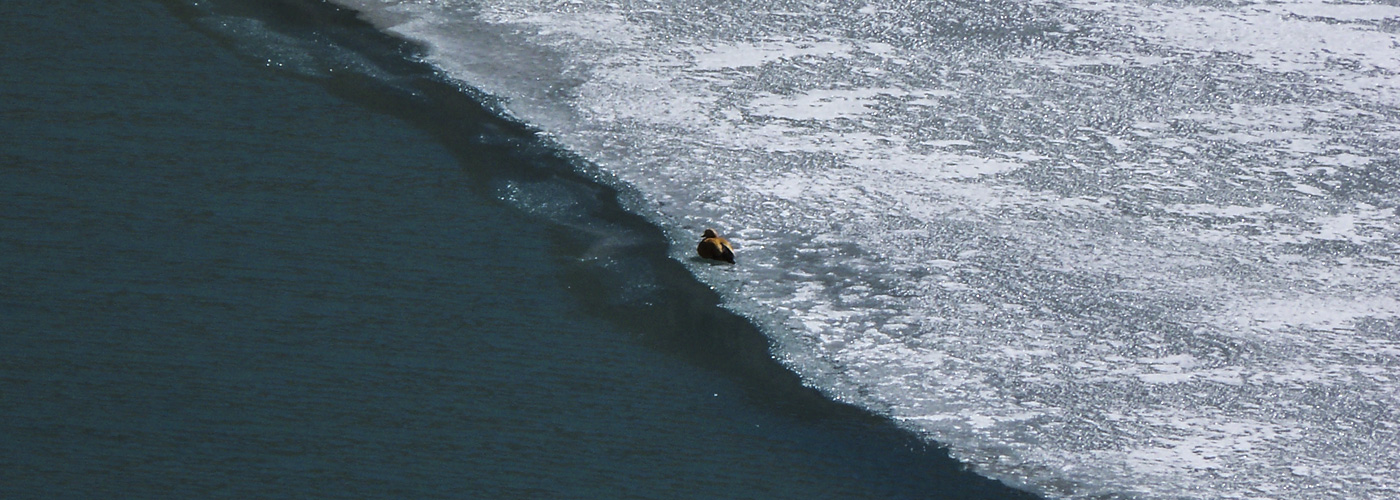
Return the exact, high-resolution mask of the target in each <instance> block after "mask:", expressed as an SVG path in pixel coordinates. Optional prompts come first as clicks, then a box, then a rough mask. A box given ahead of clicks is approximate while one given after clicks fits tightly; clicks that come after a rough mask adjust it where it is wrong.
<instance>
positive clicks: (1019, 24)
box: [342, 0, 1400, 499]
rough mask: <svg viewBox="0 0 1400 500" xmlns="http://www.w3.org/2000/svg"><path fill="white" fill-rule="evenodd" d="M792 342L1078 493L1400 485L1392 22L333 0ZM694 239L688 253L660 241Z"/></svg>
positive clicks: (896, 406)
mask: <svg viewBox="0 0 1400 500" xmlns="http://www.w3.org/2000/svg"><path fill="white" fill-rule="evenodd" d="M342 3H344V4H346V5H350V6H353V7H356V8H358V9H361V10H362V11H363V12H365V13H366V15H367V16H368V17H369V18H370V19H371V20H373V21H375V22H378V23H380V24H381V25H382V26H384V27H385V29H387V30H390V31H392V32H395V33H398V34H400V35H402V36H405V37H408V38H411V39H414V40H417V41H419V42H422V43H424V44H425V45H426V46H427V47H428V48H429V54H428V56H427V57H428V60H429V61H431V62H432V63H434V64H436V65H438V66H439V67H440V68H442V69H443V70H444V71H445V72H446V73H447V74H449V75H451V76H452V77H455V78H458V79H460V80H462V81H464V82H466V83H467V84H468V85H471V86H473V87H476V88H478V89H481V90H483V91H485V92H488V93H490V94H492V95H494V96H496V97H498V98H501V99H502V100H503V104H502V105H503V107H504V108H505V110H506V111H507V112H509V113H511V114H513V115H514V116H516V117H517V118H519V119H522V120H525V121H528V122H530V123H532V124H534V125H536V126H539V127H541V128H542V129H543V130H545V131H546V132H547V133H548V134H549V135H550V136H551V137H552V138H553V139H554V140H556V141H557V142H558V143H559V144H560V145H561V146H563V147H566V148H569V149H571V150H573V151H575V152H577V153H579V154H580V155H583V156H584V157H586V158H589V159H590V160H592V161H594V162H595V164H596V165H597V166H598V167H599V168H601V169H604V170H606V171H607V172H608V173H610V174H612V175H613V176H615V178H616V179H618V180H619V181H620V182H623V183H626V184H628V185H629V186H631V187H632V188H634V189H636V190H637V192H639V193H640V194H641V196H642V197H643V201H642V202H639V204H638V205H637V206H635V207H633V208H634V209H636V210H637V211H639V212H641V213H643V214H644V215H646V216H648V217H650V218H652V220H654V221H655V222H656V223H657V224H658V225H659V226H661V227H663V228H664V229H665V230H667V231H668V232H669V234H671V235H672V237H673V238H674V239H675V241H677V242H678V244H677V245H676V246H675V256H676V257H677V258H678V259H685V258H686V257H687V256H688V255H689V251H690V248H693V246H692V245H691V244H690V242H691V241H692V240H693V239H694V237H695V235H696V234H698V230H699V229H700V228H704V227H709V226H714V225H721V226H723V227H721V229H723V230H725V232H727V233H730V234H732V235H733V236H734V237H733V238H731V239H733V240H735V241H736V242H737V243H739V244H740V245H741V247H742V248H741V251H742V253H743V265H742V266H739V267H736V268H733V269H732V270H727V271H725V272H720V271H717V270H714V269H710V268H707V267H703V266H702V267H697V268H696V269H695V272H696V274H697V276H699V277H700V278H701V279H702V280H706V281H708V282H710V283H711V284H713V285H714V286H715V287H716V289H718V290H720V291H721V292H722V293H723V294H724V295H725V297H726V304H727V306H728V307H731V308H733V309H735V310H737V311H740V312H741V313H743V314H746V315H748V316H749V317H751V318H753V319H754V321H756V322H757V323H759V324H760V325H761V326H763V327H764V328H765V329H766V330H767V331H768V332H769V333H770V334H771V335H773V336H774V338H775V340H776V341H777V342H778V344H779V347H778V355H779V356H781V357H782V358H783V360H784V361H785V362H787V363H788V364H789V365H790V366H792V367H793V369H794V370H797V371H798V372H799V373H801V374H802V375H803V376H804V377H805V379H806V380H807V381H809V383H811V384H813V385H815V386H818V387H820V388H822V389H823V390H825V391H827V393H828V394H831V395H832V396H833V397H836V398H840V399H843V400H846V401H850V402H853V403H856V404H860V405H864V406H866V407H868V408H871V409H872V410H875V411H878V412H882V413H884V414H886V415H889V416H890V417H892V418H894V419H896V420H897V421H900V422H903V423H904V424H906V425H908V426H909V427H910V428H911V429H913V430H915V431H917V432H920V433H923V434H924V435H926V436H927V437H928V438H929V439H932V440H936V441H938V442H940V443H943V444H946V445H947V446H948V447H949V448H950V449H951V450H952V452H953V453H954V454H955V455H956V456H958V457H959V458H961V459H962V460H964V461H966V462H967V463H969V464H970V465H971V466H973V467H974V468H976V469H977V470H979V471H982V472H984V473H986V474H989V475H993V476H996V477H999V478H1002V479H1004V480H1006V481H1008V482H1010V483H1013V484H1018V485H1023V486H1025V487H1027V488H1030V489H1032V490H1035V491H1038V492H1041V493H1044V494H1047V495H1050V496H1052V497H1065V498H1094V497H1096V496H1099V495H1119V496H1131V497H1135V498H1183V497H1185V498H1261V497H1262V498H1286V499H1303V498H1385V497H1393V496H1397V495H1400V466H1397V465H1396V464H1400V411H1397V410H1396V408H1397V407H1400V377H1396V376H1395V375H1394V374H1395V373H1397V370H1400V302H1398V301H1397V299H1396V297H1397V294H1396V293H1395V290H1400V262H1397V260H1396V259H1397V257H1395V256H1396V255H1400V226H1397V224H1400V222H1398V221H1397V212H1396V207H1397V206H1400V194H1397V193H1400V177H1397V174H1396V172H1397V171H1400V155H1397V153H1396V151H1397V150H1400V110H1397V105H1400V84H1397V83H1396V82H1400V78H1396V75H1395V73H1396V71H1397V70H1400V58H1397V57H1396V53H1397V48H1396V47H1397V46H1400V45H1397V39H1396V35H1395V34H1394V29H1393V26H1394V23H1395V22H1396V20H1397V19H1400V18H1397V16H1396V11H1397V8H1395V7H1392V6H1385V5H1378V6H1366V5H1352V4H1333V3H1327V2H1317V1H1309V2H1283V3H1279V2H1274V3H1257V4H1256V3H1248V2H1233V3H1225V4H1220V5H1214V6H1202V5H1190V4H1174V3H1170V4H1164V3H1159V2H1141V3H1140V2H1100V1H1075V2H1071V3H1069V4H1068V6H1066V5H1065V4H1061V3H1052V2H963V3H958V2H898V1H870V2H864V1H837V2H824V3H821V4H813V5H810V6H808V5H797V4H794V5H786V6H783V7H782V8H776V7H773V6H771V5H769V4H764V3H756V2H755V3H745V2H739V3H734V2H705V1H700V2H692V1H687V2H679V1H669V0H636V1H626V2H604V1H583V0H572V1H569V2H547V1H531V0H482V1H479V2H478V1H471V2H469V1H465V0H436V1H429V0H394V1H388V0H354V1H352V0H344V1H343V2H342ZM679 243H684V244H679Z"/></svg>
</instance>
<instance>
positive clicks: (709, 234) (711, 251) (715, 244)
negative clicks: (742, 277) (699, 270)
mask: <svg viewBox="0 0 1400 500" xmlns="http://www.w3.org/2000/svg"><path fill="white" fill-rule="evenodd" d="M700 238H701V239H700V246H698V247H696V248H695V251H696V252H699V253H700V256H701V257H704V258H706V259H714V260H722V261H725V262H728V263H730V264H733V263H734V247H733V246H731V245H730V244H729V240H726V239H724V238H720V237H719V233H716V232H715V230H714V229H706V230H705V234H704V236H701V237H700Z"/></svg>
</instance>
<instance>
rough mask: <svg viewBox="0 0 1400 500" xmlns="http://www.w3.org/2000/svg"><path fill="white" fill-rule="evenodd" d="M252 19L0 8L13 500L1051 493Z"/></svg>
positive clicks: (381, 78)
mask: <svg viewBox="0 0 1400 500" xmlns="http://www.w3.org/2000/svg"><path fill="white" fill-rule="evenodd" d="M230 5H231V6H232V7H231V8H236V9H237V10H239V13H240V14H243V15H246V16H248V17H244V18H243V20H244V21H243V24H238V25H236V26H234V27H235V28H240V29H243V28H247V29H250V30H249V31H236V30H235V31H234V32H231V31H228V30H224V29H221V28H223V27H226V26H223V27H221V26H217V25H210V24H208V21H209V19H207V18H206V17H205V12H204V11H202V10H199V9H197V8H190V7H189V6H188V5H186V4H183V3H176V2H170V3H158V2H122V3H120V4H117V3H112V4H107V3H95V4H94V3H82V4H80V5H75V4H69V3H62V2H58V3H55V2H39V1H7V2H5V3H4V4H3V5H2V6H0V37H3V39H0V62H3V64H0V117H3V119H0V199H3V200H4V201H3V202H0V207H3V211H0V269H3V270H4V271H3V280H2V281H0V351H3V352H4V356H3V362H0V435H4V436H5V438H4V439H3V444H0V497H4V498H44V499H52V498H94V497H131V498H449V497H450V498H460V497H482V498H517V497H549V498H599V497H602V498H734V497H755V496H757V497H763V498H815V497H831V496H836V497H842V498H1031V495H1029V494H1026V493H1022V492H1019V491H1016V490H1012V489H1009V488H1006V487H1004V486H1001V485H999V484H997V483H995V482H992V481H989V480H986V479H984V478H982V477H980V476H976V475H974V474H970V473H967V472H965V471H963V470H962V468H963V466H962V464H960V463H958V462H956V461H953V460H951V459H949V458H948V457H947V455H946V453H945V452H943V451H941V450H939V449H937V448H934V447H932V446H929V445H927V444H926V443H924V442H922V441H920V440H918V439H916V438H915V437H914V436H912V435H910V434H908V433H907V432H905V431H903V430H901V429H899V428H897V427H896V426H894V425H893V424H892V423H891V422H889V421H888V420H885V419H881V418H877V417H874V416H872V415H871V414H869V413H867V412H865V411H863V410H861V409H859V408H855V407H851V406H847V405H841V404H837V403H833V402H830V401H829V400H826V399H824V398H823V397H821V395H820V394H819V393H817V392H816V391H814V390H811V389H807V388H805V387H803V386H802V385H801V383H800V380H799V379H798V378H797V377H796V376H795V375H793V374H792V373H790V372H788V371H786V370H785V369H784V368H783V367H782V366H781V365H779V364H778V363H776V362H774V361H773V360H772V359H771V358H770V357H769V355H768V349H767V348H768V343H767V340H766V339H765V337H763V336H762V334H761V333H760V332H759V331H758V330H756V329H755V328H753V327H752V326H751V325H750V324H749V323H748V322H746V321H744V320H743V319H741V318H739V317H737V316H735V315H732V314H730V313H728V312H726V311H725V310H723V309H720V308H719V307H718V302H719V298H718V297H717V296H716V294H715V293H714V292H713V291H711V290H709V289H708V288H707V287H705V286H703V285H700V284H698V283H696V282H695V281H694V280H693V278H692V277H691V275H690V274H689V272H688V271H687V270H686V269H685V268H684V267H683V266H682V264H679V263H677V262H674V261H670V260H668V259H666V258H665V257H664V255H665V248H666V241H665V239H664V238H663V237H662V236H661V234H660V233H659V232H658V231H657V230H656V229H655V228H654V227H652V226H650V225H648V224H646V223H645V222H644V221H643V220H642V219H640V218H638V217H636V216H634V215H630V214H628V213H626V212H624V211H622V210H621V208H620V206H619V205H618V203H617V201H616V193H615V192H613V191H612V190H611V189H610V188H608V187H606V186H603V185H599V184H596V183H593V182H592V181H591V180H590V179H588V178H586V177H583V176H580V175H577V174H575V173H574V168H573V166H574V163H573V161H574V160H573V159H571V158H569V157H567V156H562V155H560V154H559V153H558V152H557V151H555V150H553V149H550V148H549V147H548V145H546V144H542V143H539V142H538V141H537V140H536V139H534V133H533V131H531V130H529V129H525V128H523V127H519V126H517V125H515V124H512V123H510V122H506V121H502V120H499V119H497V118H495V116H494V115H492V114H491V113H489V112H487V111H485V110H483V109H482V108H480V107H479V106H478V105H477V104H476V103H475V102H474V101H472V100H470V99H469V98H468V96H467V95H466V94H463V93H462V92H460V91H459V89H457V88H455V87H452V86H450V85H445V84H443V83H442V82H441V81H440V80H438V79H436V78H434V77H433V74H432V72H431V71H429V70H428V69H427V68H425V67H422V66H420V65H416V64H413V63H411V62H410V60H409V57H408V56H409V53H408V52H404V51H406V50H408V49H407V47H405V46H403V45H402V44H398V43H396V42H394V41H392V40H389V39H386V38H384V37H381V36H378V35H377V34H376V33H375V32H373V31H372V30H369V29H368V28H367V27H366V26H364V25H362V24H358V23H355V22H353V18H352V17H351V16H349V15H348V14H345V13H340V12H337V11H335V10H334V9H328V8H326V7H325V6H324V5H320V4H315V3H312V4H304V5H303V4H300V3H294V2H293V3H249V4H230ZM267 25H276V26H277V27H278V29H280V30H282V31H277V30H263V31H259V30H258V29H256V28H259V27H260V26H267ZM279 33H292V34H296V35H299V36H300V37H301V38H297V37H283V38H279V36H282V35H280V34H279ZM327 39H334V43H313V42H308V41H307V40H312V41H317V40H320V41H323V42H324V41H325V40H327ZM303 42H305V43H303ZM352 49H353V50H352ZM274 54H275V55H278V57H279V59H276V60H273V59H270V58H268V57H266V56H268V55H274ZM297 57H302V58H304V59H300V60H302V61H324V60H327V59H324V58H332V59H334V60H336V61H340V62H343V63H345V64H346V66H334V65H332V66H321V67H318V68H317V70H315V71H311V70H308V68H307V67H294V65H290V64H287V63H286V61H288V60H290V59H287V58H297ZM318 58H320V59H318ZM352 66H353V67H354V68H355V69H356V70H355V71H338V70H340V69H343V68H345V67H352ZM510 186H530V187H532V188H533V191H530V192H532V193H536V194H538V193H541V192H548V193H552V194H553V195H552V196H549V197H547V198H546V199H544V200H542V201H540V202H539V203H534V204H522V203H521V202H520V200H521V198H515V199H503V197H501V196H500V193H502V192H503V191H502V190H504V189H509V187H510ZM520 192H521V193H525V191H520ZM550 203H556V204H565V205H566V206H567V207H571V208H570V209H569V210H566V211H562V212H561V211H554V212H551V211H549V210H548V209H549V208H550V207H551V206H553V205H550ZM522 208H523V209H522ZM561 213H565V214H574V215H576V216H577V217H574V218H569V217H561V216H560V214H561ZM603 236H607V237H603Z"/></svg>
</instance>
